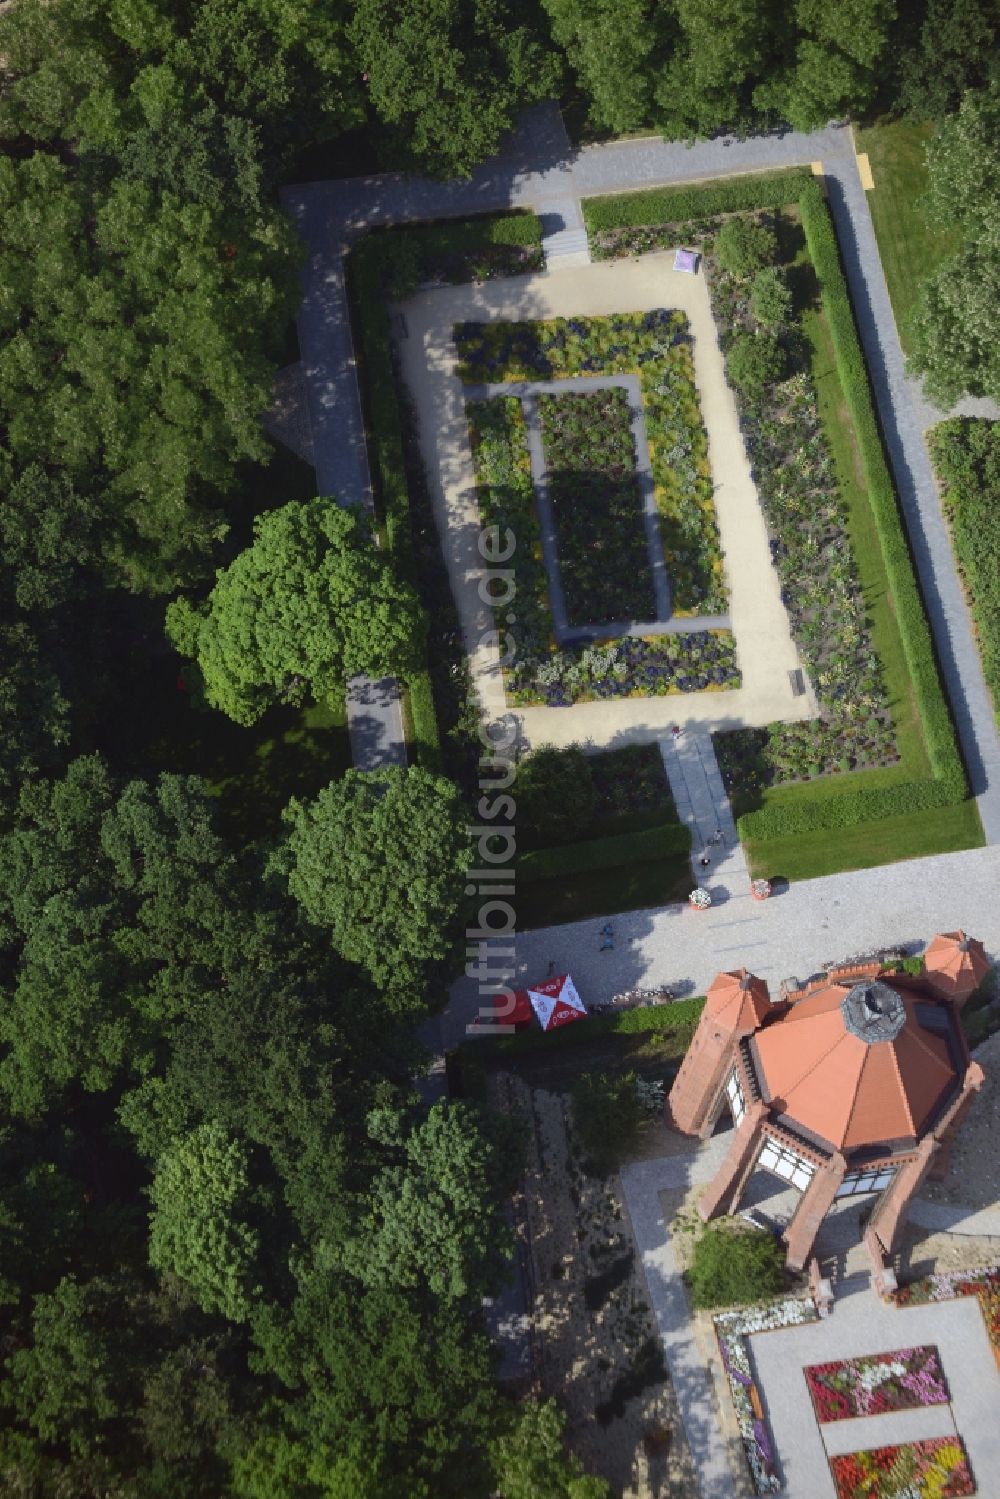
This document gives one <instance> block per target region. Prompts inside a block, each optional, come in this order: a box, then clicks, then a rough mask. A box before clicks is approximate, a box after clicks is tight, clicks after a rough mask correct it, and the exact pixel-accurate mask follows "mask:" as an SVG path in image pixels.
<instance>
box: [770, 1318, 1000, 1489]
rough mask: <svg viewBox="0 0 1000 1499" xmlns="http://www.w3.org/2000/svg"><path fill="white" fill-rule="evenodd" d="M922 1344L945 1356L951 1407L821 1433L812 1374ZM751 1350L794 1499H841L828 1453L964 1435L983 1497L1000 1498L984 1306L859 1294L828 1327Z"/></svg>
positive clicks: (786, 1334)
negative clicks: (817, 1367) (895, 1302)
mask: <svg viewBox="0 0 1000 1499" xmlns="http://www.w3.org/2000/svg"><path fill="white" fill-rule="evenodd" d="M922 1344H934V1345H935V1346H936V1347H937V1350H938V1355H939V1357H940V1360H941V1367H942V1369H943V1371H944V1375H945V1379H946V1381H947V1384H948V1390H949V1394H950V1396H951V1401H950V1405H949V1406H945V1407H936V1408H935V1407H931V1408H928V1409H923V1410H915V1411H910V1412H906V1413H899V1414H890V1415H885V1416H874V1417H868V1418H867V1419H865V1420H860V1421H840V1422H836V1423H832V1424H826V1425H824V1426H820V1425H818V1423H817V1421H816V1418H815V1415H814V1413H813V1408H812V1402H811V1400H810V1398H809V1391H808V1387H807V1385H806V1381H805V1377H804V1375H803V1373H802V1370H803V1368H805V1367H806V1366H807V1365H809V1364H821V1363H826V1362H829V1361H832V1360H834V1359H839V1358H851V1357H854V1356H857V1355H859V1354H866V1353H886V1352H891V1351H892V1350H894V1349H897V1348H912V1347H915V1346H917V1345H922ZM750 1351H751V1358H752V1361H753V1363H754V1365H755V1373H756V1378H757V1384H758V1388H760V1389H761V1391H762V1396H763V1402H764V1408H765V1412H766V1414H767V1419H768V1424H769V1426H770V1428H771V1432H772V1435H773V1437H774V1441H775V1446H776V1448H777V1454H778V1461H779V1463H780V1466H781V1469H782V1472H783V1476H784V1479H785V1494H786V1495H787V1499H835V1490H834V1485H833V1479H832V1478H831V1475H830V1469H829V1465H828V1462H827V1453H828V1452H829V1453H831V1454H832V1453H834V1452H856V1451H859V1450H861V1449H862V1448H863V1447H865V1446H868V1445H877V1446H883V1445H885V1446H888V1445H891V1444H893V1443H896V1442H900V1441H907V1440H913V1439H914V1438H917V1437H932V1436H944V1435H947V1434H948V1433H950V1432H952V1431H956V1430H957V1432H958V1434H959V1435H960V1436H961V1438H962V1440H963V1441H964V1442H965V1446H966V1450H967V1451H968V1454H969V1460H970V1465H971V1468H972V1473H973V1477H974V1479H975V1480H976V1483H977V1484H978V1490H977V1491H978V1492H979V1493H980V1494H983V1495H987V1494H995V1493H997V1491H998V1490H997V1478H996V1475H997V1473H998V1472H1000V1423H998V1422H997V1419H996V1413H997V1410H998V1409H1000V1372H998V1370H997V1365H996V1360H995V1359H994V1357H993V1351H992V1349H991V1347H990V1342H989V1338H988V1337H987V1334H986V1328H985V1326H984V1324H983V1316H982V1312H981V1311H980V1308H979V1303H978V1301H977V1300H976V1299H975V1297H971V1296H970V1297H961V1298H959V1299H957V1300H955V1301H940V1302H933V1303H931V1304H929V1305H927V1306H915V1307H893V1306H887V1305H886V1304H885V1303H884V1302H882V1301H879V1300H878V1298H877V1297H875V1296H873V1295H871V1293H870V1292H867V1291H865V1292H858V1293H857V1294H855V1295H853V1296H845V1297H841V1298H838V1300H837V1303H836V1306H835V1309H834V1312H833V1315H832V1316H831V1317H829V1318H827V1319H826V1320H825V1321H819V1322H808V1323H806V1324H804V1325H803V1326H801V1327H790V1328H781V1329H777V1330H775V1331H774V1332H765V1333H757V1334H756V1335H755V1336H754V1337H752V1338H751V1339H750Z"/></svg>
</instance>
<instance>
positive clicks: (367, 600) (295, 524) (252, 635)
mask: <svg viewBox="0 0 1000 1499" xmlns="http://www.w3.org/2000/svg"><path fill="white" fill-rule="evenodd" d="M422 631H423V623H422V616H421V611H420V605H419V603H418V601H417V597H416V594H415V593H414V591H413V589H412V588H410V587H409V585H407V584H403V583H399V582H397V581H396V579H395V578H394V577H393V574H392V571H391V569H390V566H389V564H388V563H387V562H385V561H383V560H382V559H381V558H380V557H379V554H378V552H377V551H376V550H375V547H374V544H373V542H372V537H371V532H370V529H369V527H368V526H367V525H366V524H365V523H364V521H363V520H362V518H361V516H360V515H359V514H357V513H356V512H355V511H351V510H345V509H343V508H342V507H341V506H339V505H338V504H337V502H336V501H335V500H332V499H318V500H313V501H311V502H310V503H308V504H302V503H298V502H293V503H292V504H289V505H284V506H282V508H281V509H280V510H274V511H271V512H270V513H269V514H267V515H264V516H261V517H260V518H259V519H258V520H257V522H256V525H255V527H254V541H253V545H252V546H251V547H248V548H247V550H246V551H244V552H241V553H240V554H239V556H238V557H237V558H236V559H235V561H234V562H232V563H231V564H230V566H229V567H227V568H224V569H223V570H222V571H220V572H219V573H218V574H217V575H216V583H215V587H214V588H213V589H212V592H211V594H210V595H209V597H208V600H207V601H206V603H205V605H204V606H203V607H202V608H200V609H198V608H195V607H194V606H193V605H191V604H190V603H189V602H188V600H186V599H181V600H178V601H177V602H175V603H174V604H172V605H171V606H170V609H169V610H168V612H167V632H168V634H169V635H170V637H171V639H172V640H173V642H174V644H175V645H176V646H177V648H178V650H179V651H181V652H182V654H184V655H188V656H193V657H194V658H195V659H196V660H197V663H198V667H199V669H200V672H201V676H202V680H203V682H204V689H205V696H206V697H207V699H208V701H209V702H210V703H211V704H212V705H213V707H216V708H221V709H222V711H223V712H224V713H227V714H228V715H229V717H230V718H233V719H235V720H236V722H237V723H242V724H252V723H254V722H256V720H257V719H258V718H259V717H260V716H261V714H262V713H263V712H264V711H265V709H266V708H268V707H269V706H270V705H271V704H272V703H275V702H302V701H303V699H304V698H305V696H306V694H307V693H311V694H312V696H313V698H314V699H316V700H317V701H322V700H323V698H325V697H329V696H331V695H332V694H335V693H338V692H339V691H340V689H341V688H342V687H343V684H344V681H345V679H346V678H347V677H351V676H354V675H356V674H357V673H359V672H367V673H369V674H371V675H373V676H376V677H379V676H383V675H386V674H394V675H402V676H406V675H407V674H408V673H409V671H410V670H411V669H412V668H413V667H414V666H415V665H416V664H417V662H418V661H419V651H420V642H421V636H422Z"/></svg>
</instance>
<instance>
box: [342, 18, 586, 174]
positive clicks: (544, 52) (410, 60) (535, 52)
mask: <svg viewBox="0 0 1000 1499" xmlns="http://www.w3.org/2000/svg"><path fill="white" fill-rule="evenodd" d="M530 18H531V9H530V7H527V6H523V5H513V6H511V5H501V4H500V3H499V0H357V3H356V5H355V7H354V16H353V19H352V22H351V28H350V30H351V37H352V40H353V42H354V46H355V48H356V50H357V56H358V59H359V61H360V64H361V67H362V68H363V70H364V74H365V79H366V83H367V88H368V94H369V97H370V99H371V102H372V105H373V107H374V109H375V111H376V113H377V114H378V116H379V118H380V119H382V120H384V121H385V122H386V123H387V124H388V125H390V126H392V127H394V128H395V131H396V144H397V149H398V150H400V151H404V150H405V151H406V152H407V154H408V155H409V156H410V158H411V159H412V160H414V161H415V162H416V163H417V164H419V165H420V166H421V167H423V168H424V169H425V170H430V171H431V172H434V173H436V174H438V175H440V176H442V177H454V176H467V175H468V174H469V172H471V170H472V168H473V167H475V166H477V165H478V164H479V163H480V162H481V161H483V160H484V159H485V158H486V157H487V156H489V155H491V154H492V153H493V152H494V151H496V149H497V147H498V146H499V145H500V141H501V137H502V135H503V133H504V131H505V130H508V129H509V128H510V127H511V126H512V125H513V124H514V121H515V119H516V116H517V113H518V111H519V110H520V109H521V108H523V106H524V105H526V104H531V103H534V102H535V101H537V100H539V99H544V98H546V97H547V95H549V94H550V93H551V92H552V91H553V90H554V87H555V85H556V82H557V79H558V64H557V62H556V59H555V57H554V55H553V54H552V53H551V51H550V50H549V49H548V48H547V47H546V45H545V44H544V42H543V41H542V39H541V38H540V36H539V35H538V33H537V32H536V31H535V30H534V27H533V26H532V24H531V21H530Z"/></svg>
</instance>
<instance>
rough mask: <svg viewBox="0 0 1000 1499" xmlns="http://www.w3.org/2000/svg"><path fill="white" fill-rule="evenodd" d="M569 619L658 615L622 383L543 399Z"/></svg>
mask: <svg viewBox="0 0 1000 1499" xmlns="http://www.w3.org/2000/svg"><path fill="white" fill-rule="evenodd" d="M538 414H539V418H540V421H541V427H542V446H543V448H544V451H545V467H546V472H547V480H548V490H549V498H550V500H551V502H552V511H553V517H554V520H555V528H556V550H557V555H558V566H559V576H560V579H561V581H562V585H563V595H564V598H565V602H566V617H567V619H568V620H569V622H570V624H579V625H599V624H610V623H612V622H615V621H618V620H627V619H642V620H652V619H655V618H656V600H655V597H654V594H653V584H652V578H651V576H650V571H649V551H648V548H647V546H646V533H645V528H644V525H643V515H642V492H641V490H640V488H639V483H638V479H637V477H636V472H635V444H634V442H633V439H632V429H631V413H630V411H629V403H628V396H627V395H626V393H625V391H624V390H618V389H611V390H599V391H594V392H593V393H591V392H587V393H585V394H579V395H575V394H572V395H543V396H540V397H539V400H538Z"/></svg>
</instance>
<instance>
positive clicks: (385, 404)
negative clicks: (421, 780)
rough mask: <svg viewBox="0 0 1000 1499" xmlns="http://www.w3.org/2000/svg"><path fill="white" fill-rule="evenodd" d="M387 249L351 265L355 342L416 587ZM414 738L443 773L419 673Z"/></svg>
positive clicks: (391, 526)
mask: <svg viewBox="0 0 1000 1499" xmlns="http://www.w3.org/2000/svg"><path fill="white" fill-rule="evenodd" d="M384 254H385V251H384V248H383V246H382V245H381V244H380V243H379V242H378V241H377V240H376V239H374V237H371V236H370V237H369V238H368V239H365V240H363V241H362V242H361V244H359V245H357V246H356V247H355V249H354V250H353V251H352V252H351V255H350V257H349V260H348V281H349V287H350V292H351V301H352V304H353V310H354V311H355V312H356V314H357V316H355V318H354V330H353V331H354V340H355V347H356V348H357V350H358V352H359V354H360V355H361V358H360V360H359V364H360V371H361V374H362V376H363V383H362V389H363V392H364V395H365V398H366V405H367V411H366V418H367V425H368V441H369V455H370V458H371V469H372V483H373V485H374V487H375V490H376V493H377V496H378V500H379V507H380V509H381V512H382V515H383V517H384V521H385V534H386V538H387V541H388V544H389V550H390V552H391V553H392V557H393V561H394V563H395V566H396V569H397V571H398V573H399V575H400V577H401V578H405V579H407V580H408V581H409V582H412V583H415V582H416V574H417V568H416V561H415V558H414V555H413V530H412V527H411V524H410V496H409V491H408V489H407V485H406V466H405V460H404V457H403V429H402V423H401V420H400V414H399V403H398V402H397V399H396V385H395V378H394V375H393V369H392V339H391V336H390V331H389V314H388V311H387V309H386V304H385V297H384V293H383V288H382V266H383V255H384ZM407 687H408V689H409V708H410V714H411V720H412V724H413V733H414V740H415V746H416V750H417V754H418V757H419V760H420V764H421V765H422V766H423V767H424V768H425V769H426V770H430V771H435V772H440V771H441V769H442V758H441V736H440V731H439V728H438V722H437V714H436V711H435V708H434V694H433V689H432V687H431V681H430V675H429V673H428V672H427V671H426V670H424V671H419V672H417V673H415V674H414V676H413V677H412V678H411V679H410V681H409V682H408V683H407Z"/></svg>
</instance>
